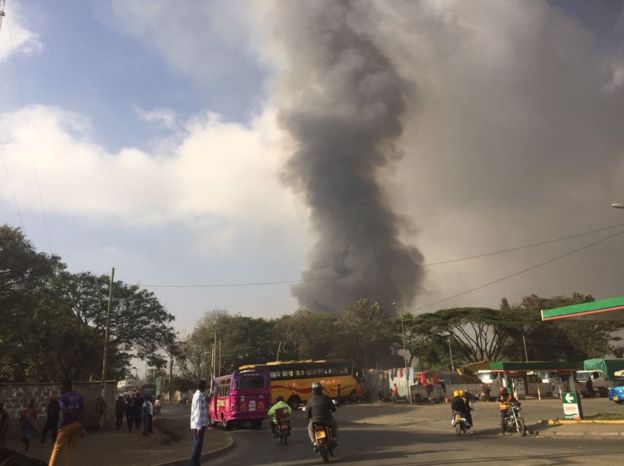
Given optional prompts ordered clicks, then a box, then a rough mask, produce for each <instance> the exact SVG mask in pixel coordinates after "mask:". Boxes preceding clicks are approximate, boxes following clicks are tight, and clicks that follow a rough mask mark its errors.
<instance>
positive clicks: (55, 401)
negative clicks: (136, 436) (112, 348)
mask: <svg viewBox="0 0 624 466" xmlns="http://www.w3.org/2000/svg"><path fill="white" fill-rule="evenodd" d="M95 409H96V413H97V414H99V415H100V416H103V414H104V411H105V409H106V403H105V402H104V400H103V399H101V398H98V399H97V401H96V408H95ZM160 410H161V396H160V395H158V396H157V397H156V398H155V399H153V398H152V397H151V396H150V395H145V396H143V395H142V394H141V393H140V392H138V391H135V392H134V393H131V394H128V395H119V396H118V397H117V399H116V402H115V420H116V427H117V430H119V429H121V427H122V425H123V421H124V416H125V418H126V424H127V428H128V432H132V431H133V430H135V431H139V432H142V434H143V435H144V436H149V435H151V434H153V433H154V432H153V430H152V424H153V420H154V419H155V418H156V417H157V416H158V415H159V414H160ZM39 412H40V410H39V409H37V406H36V401H35V400H34V399H31V400H29V402H28V404H27V405H26V406H25V407H24V408H22V409H21V410H20V411H19V415H18V418H17V419H16V422H15V428H16V429H19V440H20V442H21V443H22V444H23V448H24V452H25V453H27V452H28V451H29V449H30V446H31V443H32V442H33V441H34V440H35V439H37V440H38V441H39V442H40V443H45V441H46V439H47V438H48V434H49V435H50V438H51V439H52V444H53V447H52V452H51V455H50V460H49V465H50V466H54V465H55V463H56V461H57V458H58V456H59V454H60V453H61V452H64V456H65V462H64V463H63V464H67V465H70V466H71V465H73V464H74V463H73V461H74V460H73V458H74V451H75V448H76V444H77V442H78V439H79V438H80V437H82V436H84V432H85V429H84V426H85V401H84V398H83V397H82V395H80V394H79V393H77V392H75V391H73V390H72V384H71V382H68V381H67V382H63V384H62V385H61V389H60V396H59V395H58V394H57V393H51V394H50V396H49V398H48V403H47V405H46V407H45V419H40V416H38V413H39ZM10 424H11V418H10V416H9V413H8V412H7V411H6V410H5V409H4V405H3V403H2V402H0V448H3V447H6V440H7V435H8V432H9V426H10ZM39 426H42V427H41V428H39Z"/></svg>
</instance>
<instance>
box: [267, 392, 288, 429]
mask: <svg viewBox="0 0 624 466" xmlns="http://www.w3.org/2000/svg"><path fill="white" fill-rule="evenodd" d="M280 410H281V411H280ZM278 413H281V415H280V417H289V416H290V415H291V414H292V408H291V407H290V406H288V403H286V402H285V401H284V397H283V396H278V397H277V398H276V399H275V404H273V406H271V409H269V412H268V415H269V416H271V417H272V418H273V419H272V420H271V431H272V432H273V435H276V434H277V430H276V428H275V426H276V425H277V423H278V422H279V421H278V419H277V418H278ZM288 429H290V422H289V423H288Z"/></svg>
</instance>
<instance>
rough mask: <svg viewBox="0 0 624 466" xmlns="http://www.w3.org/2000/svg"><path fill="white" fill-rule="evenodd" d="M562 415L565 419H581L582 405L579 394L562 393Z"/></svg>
mask: <svg viewBox="0 0 624 466" xmlns="http://www.w3.org/2000/svg"><path fill="white" fill-rule="evenodd" d="M561 401H563V414H564V415H565V418H566V419H582V418H583V405H582V404H581V394H580V393H579V392H563V393H562V394H561Z"/></svg>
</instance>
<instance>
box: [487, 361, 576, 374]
mask: <svg viewBox="0 0 624 466" xmlns="http://www.w3.org/2000/svg"><path fill="white" fill-rule="evenodd" d="M490 369H492V370H495V371H510V372H511V371H520V372H522V371H556V370H572V371H578V370H582V369H583V361H574V362H570V361H528V362H504V361H494V362H491V363H490Z"/></svg>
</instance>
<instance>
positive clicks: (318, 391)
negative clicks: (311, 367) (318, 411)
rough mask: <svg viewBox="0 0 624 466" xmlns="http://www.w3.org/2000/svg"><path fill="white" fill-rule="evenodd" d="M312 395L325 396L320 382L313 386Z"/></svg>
mask: <svg viewBox="0 0 624 466" xmlns="http://www.w3.org/2000/svg"><path fill="white" fill-rule="evenodd" d="M312 393H314V394H315V395H322V394H323V386H322V385H321V384H320V383H318V382H314V383H313V384H312Z"/></svg>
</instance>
